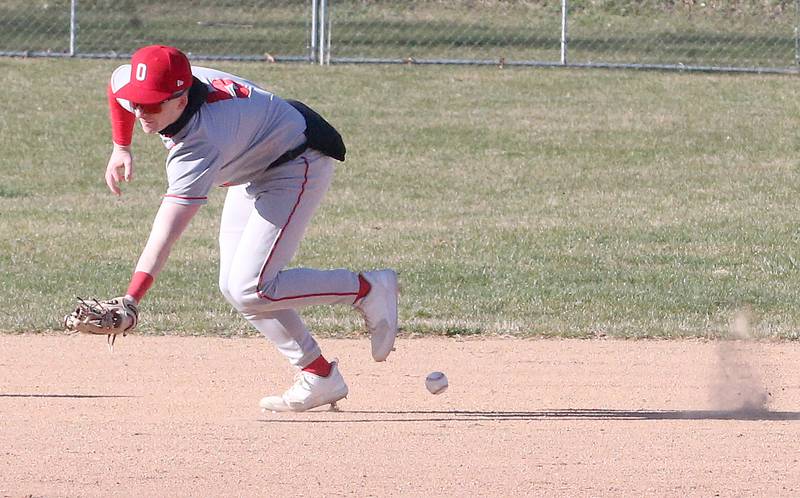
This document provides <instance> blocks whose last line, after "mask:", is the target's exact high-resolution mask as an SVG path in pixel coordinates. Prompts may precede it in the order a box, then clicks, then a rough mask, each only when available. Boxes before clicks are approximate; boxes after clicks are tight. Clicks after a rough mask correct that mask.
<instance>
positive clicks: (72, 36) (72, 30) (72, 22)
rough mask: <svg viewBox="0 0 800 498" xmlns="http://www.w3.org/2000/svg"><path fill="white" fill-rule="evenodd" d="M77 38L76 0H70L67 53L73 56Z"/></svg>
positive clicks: (75, 51)
mask: <svg viewBox="0 0 800 498" xmlns="http://www.w3.org/2000/svg"><path fill="white" fill-rule="evenodd" d="M77 39H78V0H72V1H71V2H70V5H69V55H70V57H75V54H76V53H77V49H78V47H77Z"/></svg>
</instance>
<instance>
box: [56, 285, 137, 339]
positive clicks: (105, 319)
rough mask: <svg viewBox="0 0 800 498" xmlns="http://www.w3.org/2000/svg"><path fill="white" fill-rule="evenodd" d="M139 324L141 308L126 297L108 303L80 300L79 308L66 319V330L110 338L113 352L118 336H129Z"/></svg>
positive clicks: (110, 300) (95, 300)
mask: <svg viewBox="0 0 800 498" xmlns="http://www.w3.org/2000/svg"><path fill="white" fill-rule="evenodd" d="M137 323H139V307H138V306H137V305H136V303H134V302H133V301H132V300H131V299H126V298H124V297H117V298H114V299H109V300H108V301H98V300H97V299H89V300H83V299H81V298H78V307H77V308H75V311H73V312H72V313H70V314H69V315H67V316H65V317H64V328H66V329H67V330H68V331H71V332H83V333H84V334H100V335H105V336H108V347H109V348H110V349H112V350H113V348H114V341H116V339H117V334H122V335H123V337H124V336H126V335H128V332H129V331H130V330H133V328H134V327H136V324H137Z"/></svg>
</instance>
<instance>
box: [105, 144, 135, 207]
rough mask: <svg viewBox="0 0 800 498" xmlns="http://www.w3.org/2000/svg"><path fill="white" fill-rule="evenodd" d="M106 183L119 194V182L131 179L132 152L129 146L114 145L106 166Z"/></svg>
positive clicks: (120, 192)
mask: <svg viewBox="0 0 800 498" xmlns="http://www.w3.org/2000/svg"><path fill="white" fill-rule="evenodd" d="M105 178H106V185H108V188H109V189H110V190H111V191H112V192H114V194H116V195H121V194H122V191H121V190H120V188H119V183H120V182H122V181H126V182H129V181H131V180H133V154H132V153H131V148H130V146H127V145H116V144H115V145H114V151H113V152H111V157H110V158H109V159H108V165H107V166H106V175H105Z"/></svg>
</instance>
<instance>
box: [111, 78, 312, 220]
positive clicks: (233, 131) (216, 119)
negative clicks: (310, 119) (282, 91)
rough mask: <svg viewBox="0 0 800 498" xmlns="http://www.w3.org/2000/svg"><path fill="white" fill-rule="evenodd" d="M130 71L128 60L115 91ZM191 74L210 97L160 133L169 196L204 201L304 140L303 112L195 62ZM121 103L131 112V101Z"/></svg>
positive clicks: (260, 171) (251, 178) (247, 179)
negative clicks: (170, 131) (176, 127)
mask: <svg viewBox="0 0 800 498" xmlns="http://www.w3.org/2000/svg"><path fill="white" fill-rule="evenodd" d="M130 73H131V71H130V65H129V64H125V65H122V66H120V67H118V68H117V69H116V70H115V71H114V73H113V75H112V77H111V89H112V91H113V92H114V93H116V92H117V91H118V90H119V89H120V88H122V87H123V86H124V85H126V84H127V83H128V82H129V81H130ZM192 74H193V75H194V77H195V78H196V79H197V80H199V81H200V82H201V83H202V84H204V85H206V86H207V88H208V90H209V91H208V96H207V97H206V102H205V103H203V104H202V106H201V107H200V109H199V110H198V111H197V112H196V113H195V114H194V115H193V116H192V117H191V119H190V120H189V121H188V122H187V123H186V125H185V126H184V127H183V128H182V129H181V130H180V131H178V132H177V133H176V134H175V135H172V136H169V137H168V136H163V135H162V137H161V138H162V140H163V142H164V145H165V146H166V147H167V149H168V150H169V153H168V155H167V179H168V182H169V186H168V189H167V193H166V194H165V196H164V198H165V200H168V201H170V202H175V203H178V204H204V203H206V202H207V200H208V192H209V191H210V190H211V188H212V187H214V186H231V185H240V184H245V183H251V182H257V181H258V180H259V179H260V178H262V177H263V176H264V174H265V172H266V169H267V167H268V166H269V165H270V164H271V163H272V162H273V161H275V160H276V159H277V158H278V157H280V156H281V155H282V154H283V153H285V152H286V151H288V150H290V149H293V148H295V147H298V146H299V145H301V144H302V143H303V142H304V141H305V136H304V134H303V132H304V131H305V129H306V123H305V120H304V119H303V116H302V115H301V114H300V113H299V112H298V111H297V110H295V109H294V108H293V107H292V106H291V105H289V104H288V103H287V102H286V101H284V100H283V99H281V98H280V97H278V96H276V95H274V94H272V93H270V92H268V91H266V90H264V89H262V88H260V87H259V86H258V85H256V84H254V83H252V82H251V81H248V80H245V79H243V78H240V77H238V76H235V75H233V74H229V73H225V72H222V71H217V70H214V69H209V68H204V67H199V66H193V67H192ZM194 84H198V82H197V81H195V83H194ZM117 102H119V104H120V105H121V106H122V107H123V108H124V109H126V110H128V111H129V112H133V107H132V106H131V103H130V102H128V101H127V100H124V99H117Z"/></svg>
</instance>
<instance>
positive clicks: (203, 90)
mask: <svg viewBox="0 0 800 498" xmlns="http://www.w3.org/2000/svg"><path fill="white" fill-rule="evenodd" d="M207 96H208V87H207V86H206V85H205V84H204V83H203V82H202V81H200V80H198V79H197V78H195V77H194V76H192V86H191V87H190V88H189V102H188V103H187V104H186V108H185V109H184V110H183V112H182V113H181V115H180V117H178V119H177V120H175V122H174V123H172V124H171V125H169V126H167V127H166V128H164V129H163V130H161V131H159V132H158V133H159V134H160V135H163V136H165V137H171V136H174V135H175V134H176V133H178V132H179V131H181V130H182V129H183V127H184V126H186V123H188V122H189V120H190V119H192V116H194V114H195V113H196V112H197V111H198V110H200V106H202V105H203V104H205V103H206V97H207Z"/></svg>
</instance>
